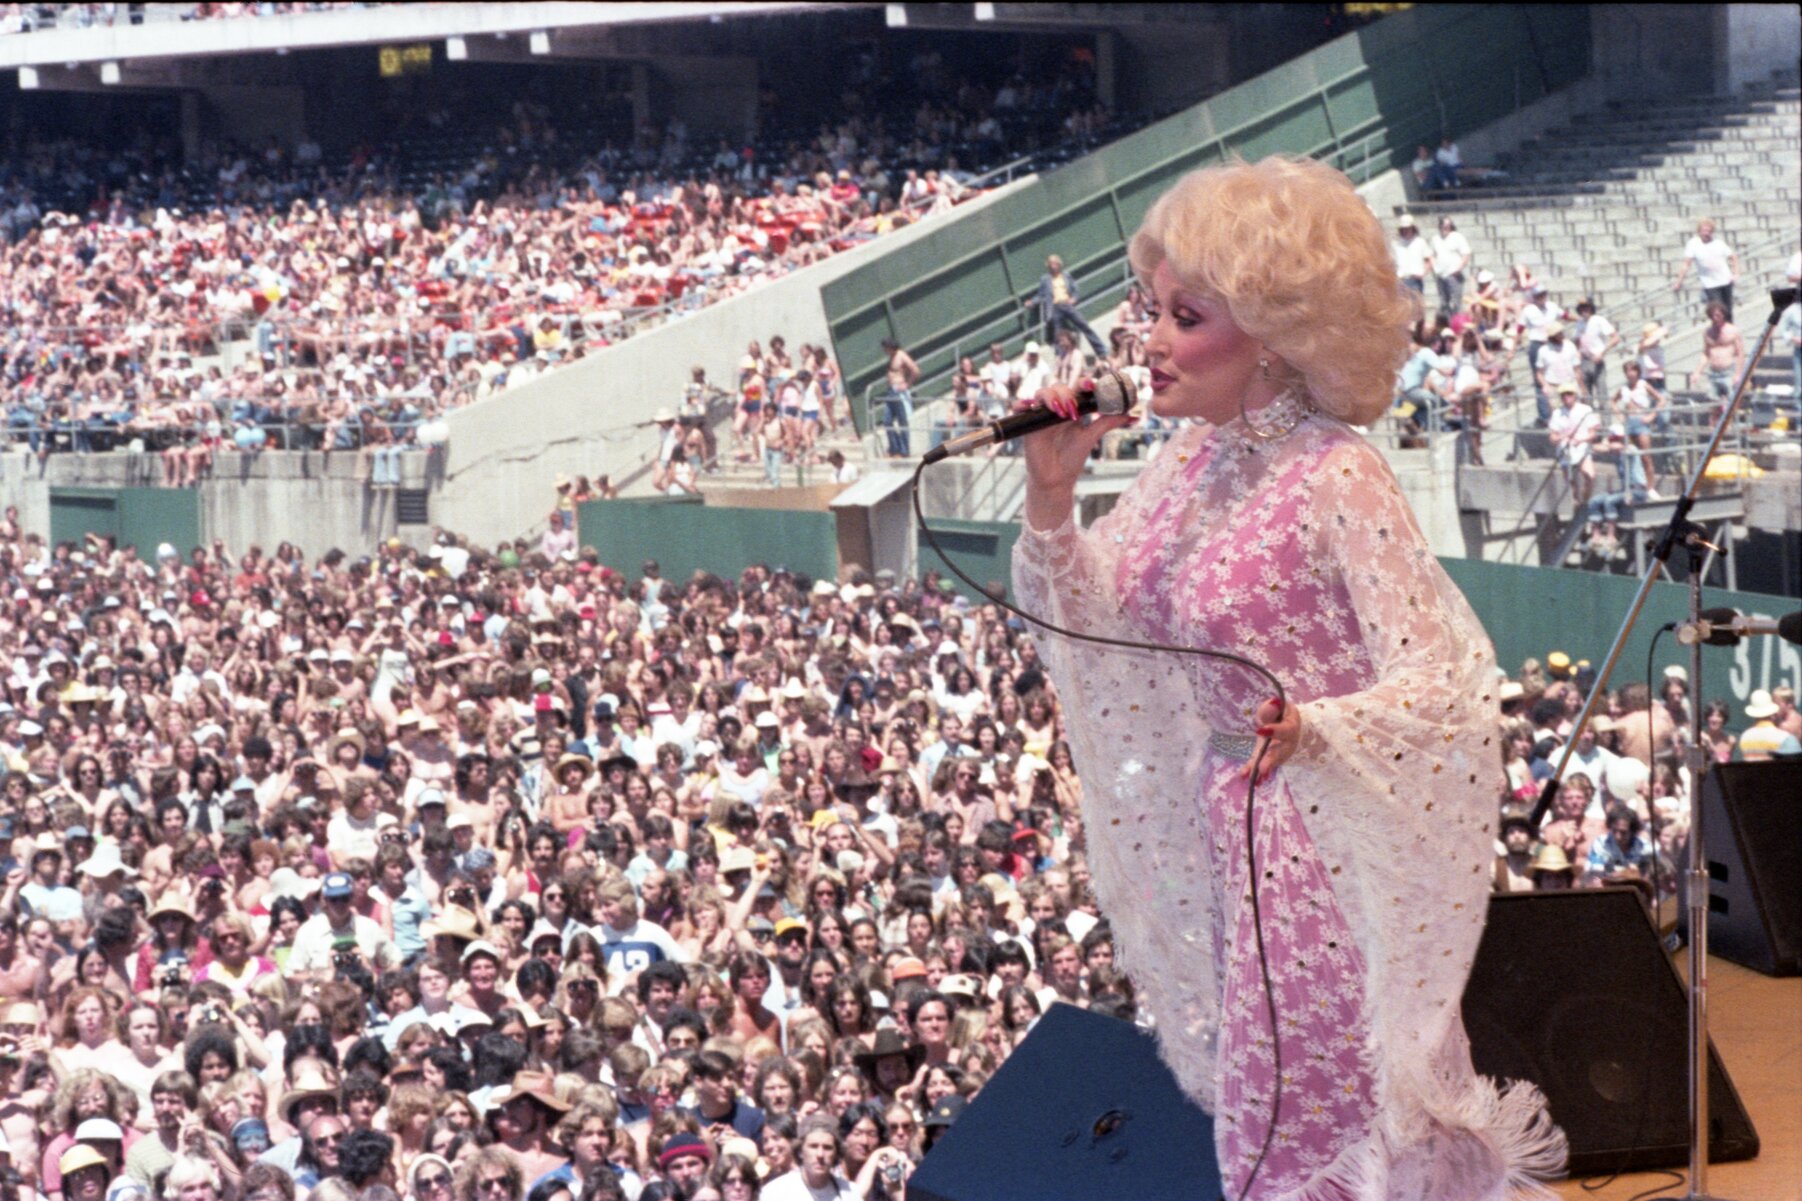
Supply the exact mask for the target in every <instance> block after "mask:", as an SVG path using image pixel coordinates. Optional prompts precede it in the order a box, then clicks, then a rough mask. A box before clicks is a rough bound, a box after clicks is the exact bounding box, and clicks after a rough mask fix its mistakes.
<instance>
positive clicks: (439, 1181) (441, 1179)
mask: <svg viewBox="0 0 1802 1201" xmlns="http://www.w3.org/2000/svg"><path fill="white" fill-rule="evenodd" d="M415 1183H416V1184H417V1185H418V1186H419V1187H420V1188H422V1189H441V1188H449V1187H450V1183H451V1178H450V1176H448V1175H447V1174H445V1173H444V1172H434V1173H432V1174H431V1175H430V1176H421V1177H419V1179H418V1180H417V1181H415Z"/></svg>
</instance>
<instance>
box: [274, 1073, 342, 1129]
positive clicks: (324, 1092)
mask: <svg viewBox="0 0 1802 1201" xmlns="http://www.w3.org/2000/svg"><path fill="white" fill-rule="evenodd" d="M336 1075H337V1073H336V1072H334V1071H332V1070H331V1068H330V1067H328V1066H327V1065H326V1064H324V1063H322V1062H319V1061H317V1060H314V1059H312V1058H310V1057H309V1058H308V1059H306V1060H304V1061H302V1062H301V1064H300V1067H299V1071H298V1072H297V1074H296V1075H295V1077H294V1080H293V1082H292V1083H291V1084H289V1085H288V1091H287V1092H285V1093H283V1094H282V1099H281V1103H280V1104H278V1105H277V1106H276V1107H275V1108H276V1111H277V1112H278V1113H280V1114H281V1115H282V1117H283V1118H285V1119H286V1120H287V1121H288V1122H289V1123H290V1124H292V1123H293V1121H294V1106H295V1105H296V1104H298V1103H299V1102H301V1101H304V1100H306V1099H307V1098H308V1097H330V1098H332V1099H333V1100H334V1101H335V1100H337V1099H338V1082H337V1080H335V1079H334V1078H333V1077H335V1076H336Z"/></svg>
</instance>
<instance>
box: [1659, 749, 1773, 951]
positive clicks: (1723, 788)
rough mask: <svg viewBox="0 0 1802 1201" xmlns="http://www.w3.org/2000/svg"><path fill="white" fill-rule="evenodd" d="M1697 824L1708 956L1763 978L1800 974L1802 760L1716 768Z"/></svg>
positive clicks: (1686, 916) (1686, 914)
mask: <svg viewBox="0 0 1802 1201" xmlns="http://www.w3.org/2000/svg"><path fill="white" fill-rule="evenodd" d="M1702 823H1703V824H1702V836H1703V838H1704V839H1705V840H1706V842H1707V845H1705V846H1704V847H1703V848H1702V853H1703V855H1704V856H1705V857H1706V859H1707V861H1708V953H1709V954H1711V955H1719V956H1720V957H1721V958H1722V959H1731V960H1732V961H1733V962H1734V963H1737V964H1739V965H1741V966H1742V967H1749V968H1751V969H1752V970H1753V971H1758V972H1763V973H1764V974H1765V975H1767V976H1795V975H1798V974H1802V759H1773V760H1771V761H1770V762H1768V763H1722V764H1717V765H1716V766H1715V767H1714V768H1713V769H1712V770H1710V771H1709V773H1708V775H1707V777H1706V778H1705V779H1704V781H1703V784H1702ZM1684 863H1685V864H1687V863H1688V859H1687V858H1685V859H1684ZM1681 912H1682V915H1683V916H1682V925H1683V934H1684V937H1686V938H1687V937H1688V936H1689V910H1688V909H1687V908H1685V909H1683V910H1682V911H1681Z"/></svg>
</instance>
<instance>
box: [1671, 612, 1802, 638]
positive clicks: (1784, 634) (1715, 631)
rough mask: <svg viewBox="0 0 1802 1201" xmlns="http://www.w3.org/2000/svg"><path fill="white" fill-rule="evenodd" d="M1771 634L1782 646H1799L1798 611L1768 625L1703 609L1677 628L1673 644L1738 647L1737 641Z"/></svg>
mask: <svg viewBox="0 0 1802 1201" xmlns="http://www.w3.org/2000/svg"><path fill="white" fill-rule="evenodd" d="M1760 634H1775V635H1777V637H1779V638H1781V639H1783V640H1784V641H1785V642H1789V643H1793V644H1795V645H1798V646H1802V609H1798V610H1797V611H1796V612H1794V613H1790V614H1787V615H1785V616H1783V617H1779V618H1778V619H1777V620H1776V621H1772V620H1770V619H1769V618H1766V617H1747V616H1745V615H1744V614H1741V613H1738V612H1735V611H1734V610H1732V609H1704V610H1702V612H1701V613H1699V614H1697V615H1696V620H1695V621H1686V622H1684V623H1682V624H1681V625H1679V626H1678V627H1677V641H1678V642H1681V643H1682V644H1683V645H1684V646H1694V645H1696V644H1697V643H1698V642H1699V643H1701V644H1703V645H1704V646H1738V645H1739V640H1740V639H1741V638H1751V637H1754V636H1757V635H1760Z"/></svg>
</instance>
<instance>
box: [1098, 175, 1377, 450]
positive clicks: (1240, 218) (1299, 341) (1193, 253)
mask: <svg viewBox="0 0 1802 1201" xmlns="http://www.w3.org/2000/svg"><path fill="white" fill-rule="evenodd" d="M1128 254H1129V256H1130V258H1131V261H1132V266H1133V270H1134V272H1135V273H1137V275H1138V276H1139V278H1140V279H1141V280H1144V281H1146V282H1147V284H1149V281H1150V279H1151V277H1152V274H1153V273H1154V272H1155V271H1156V270H1157V267H1158V264H1159V263H1161V262H1165V261H1168V262H1169V264H1170V269H1171V272H1172V274H1174V275H1175V277H1176V279H1177V281H1178V282H1179V283H1180V284H1181V285H1182V286H1183V287H1185V288H1189V289H1192V290H1194V291H1197V292H1200V293H1202V294H1203V295H1204V296H1207V297H1210V298H1213V299H1216V300H1218V301H1219V302H1221V303H1222V304H1224V305H1225V306H1226V309H1227V311H1228V312H1229V313H1230V314H1231V315H1232V319H1233V323H1234V324H1236V325H1237V326H1238V327H1239V328H1240V329H1242V330H1244V331H1245V332H1246V333H1247V334H1249V335H1251V336H1252V337H1254V338H1257V339H1258V340H1260V341H1261V342H1263V343H1264V345H1266V346H1268V347H1269V348H1270V350H1271V351H1272V352H1273V353H1275V354H1276V355H1277V356H1278V357H1279V358H1280V359H1281V360H1282V363H1283V364H1286V365H1287V371H1288V373H1289V382H1293V383H1299V384H1300V385H1301V386H1303V387H1305V388H1306V389H1307V391H1308V393H1309V395H1311V396H1312V397H1313V400H1314V403H1315V404H1316V405H1317V406H1318V407H1319V408H1321V409H1322V410H1323V411H1325V412H1326V413H1328V414H1330V415H1331V416H1334V417H1337V418H1339V419H1340V420H1342V421H1345V422H1348V423H1350V424H1352V425H1369V424H1371V423H1372V422H1374V421H1375V420H1376V419H1377V418H1378V417H1380V416H1382V414H1383V412H1384V411H1385V410H1386V409H1387V408H1388V407H1389V404H1390V401H1391V399H1392V397H1393V395H1394V391H1395V376H1396V372H1397V371H1399V370H1400V369H1401V365H1402V361H1403V360H1404V359H1405V358H1406V357H1407V351H1408V322H1409V319H1410V318H1411V317H1412V315H1413V309H1412V306H1411V305H1410V304H1409V302H1408V300H1407V298H1406V297H1405V296H1404V295H1403V292H1402V288H1401V285H1400V282H1399V281H1398V280H1397V278H1396V274H1395V261H1394V259H1393V258H1392V257H1391V256H1390V253H1389V245H1388V242H1387V241H1386V239H1385V237H1384V233H1383V228H1382V226H1381V225H1380V224H1379V223H1378V221H1377V219H1376V215H1375V214H1374V213H1372V212H1371V211H1370V208H1369V207H1368V206H1367V205H1366V204H1365V203H1364V201H1363V199H1362V198H1361V197H1360V196H1359V195H1358V194H1357V192H1356V191H1354V190H1353V188H1352V183H1351V180H1349V179H1347V178H1346V177H1345V176H1344V175H1343V174H1342V173H1340V172H1338V171H1335V170H1334V169H1333V168H1331V167H1328V166H1327V165H1326V164H1324V163H1318V162H1315V161H1314V160H1312V159H1305V158H1291V157H1287V156H1282V155H1273V156H1272V157H1270V158H1265V159H1260V160H1259V161H1258V162H1255V163H1247V162H1244V161H1242V160H1238V159H1235V160H1233V161H1231V162H1228V163H1225V164H1222V165H1220V166H1217V167H1205V168H1203V169H1201V170H1199V171H1192V172H1190V173H1189V174H1188V175H1185V176H1183V177H1182V179H1180V180H1178V181H1177V183H1176V186H1175V187H1173V188H1171V189H1170V190H1169V191H1168V192H1166V193H1164V195H1163V196H1161V197H1159V198H1158V200H1157V202H1156V203H1155V204H1153V205H1152V206H1151V211H1150V212H1148V213H1146V214H1145V220H1144V222H1143V223H1142V224H1141V225H1140V226H1139V231H1138V233H1136V234H1134V235H1133V240H1132V243H1131V245H1130V247H1129V248H1128ZM1272 369H1273V371H1281V370H1283V369H1284V368H1283V367H1281V366H1279V365H1277V364H1273V365H1272Z"/></svg>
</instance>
